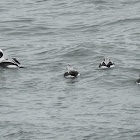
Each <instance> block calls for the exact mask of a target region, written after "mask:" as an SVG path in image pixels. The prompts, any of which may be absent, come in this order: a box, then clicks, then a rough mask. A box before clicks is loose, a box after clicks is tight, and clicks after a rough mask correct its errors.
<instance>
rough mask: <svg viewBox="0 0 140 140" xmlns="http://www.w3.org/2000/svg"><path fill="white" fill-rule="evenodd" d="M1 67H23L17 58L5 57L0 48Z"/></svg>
mask: <svg viewBox="0 0 140 140" xmlns="http://www.w3.org/2000/svg"><path fill="white" fill-rule="evenodd" d="M0 67H1V68H22V67H21V66H20V63H19V61H18V60H17V59H16V58H11V59H4V55H3V51H2V50H1V49H0Z"/></svg>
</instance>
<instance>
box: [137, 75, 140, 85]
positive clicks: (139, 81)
mask: <svg viewBox="0 0 140 140" xmlns="http://www.w3.org/2000/svg"><path fill="white" fill-rule="evenodd" d="M139 77H140V76H139ZM136 83H137V84H140V78H139V79H137V81H136Z"/></svg>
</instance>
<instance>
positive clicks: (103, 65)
mask: <svg viewBox="0 0 140 140" xmlns="http://www.w3.org/2000/svg"><path fill="white" fill-rule="evenodd" d="M112 67H115V64H114V63H113V62H111V61H110V59H109V57H107V56H105V57H104V61H103V62H102V63H100V64H99V68H112Z"/></svg>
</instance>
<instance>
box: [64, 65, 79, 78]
mask: <svg viewBox="0 0 140 140" xmlns="http://www.w3.org/2000/svg"><path fill="white" fill-rule="evenodd" d="M79 75H80V74H79V73H78V71H76V70H74V69H73V66H72V65H70V64H68V66H67V72H65V73H64V77H73V78H77V76H79Z"/></svg>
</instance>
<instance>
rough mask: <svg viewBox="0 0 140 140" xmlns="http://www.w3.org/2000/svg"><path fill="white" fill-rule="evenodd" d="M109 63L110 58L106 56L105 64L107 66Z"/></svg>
mask: <svg viewBox="0 0 140 140" xmlns="http://www.w3.org/2000/svg"><path fill="white" fill-rule="evenodd" d="M109 61H110V59H109V57H108V56H105V57H104V62H105V64H106V65H107V64H108V63H109Z"/></svg>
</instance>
